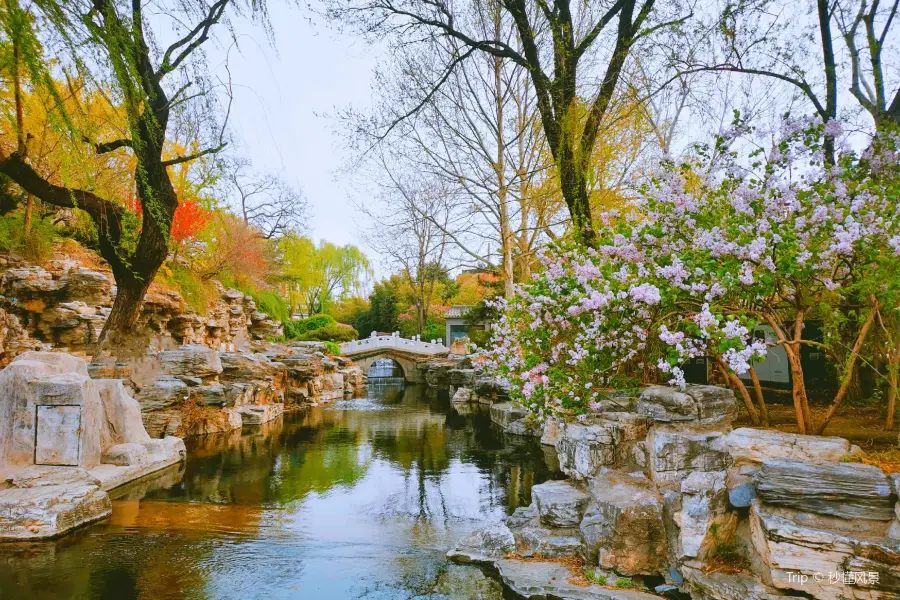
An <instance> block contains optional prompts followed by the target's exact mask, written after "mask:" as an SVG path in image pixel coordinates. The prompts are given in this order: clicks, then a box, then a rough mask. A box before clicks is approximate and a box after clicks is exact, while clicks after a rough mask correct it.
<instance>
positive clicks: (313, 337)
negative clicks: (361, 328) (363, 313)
mask: <svg viewBox="0 0 900 600" xmlns="http://www.w3.org/2000/svg"><path fill="white" fill-rule="evenodd" d="M358 337H359V334H358V333H357V331H356V330H355V329H353V328H352V327H350V326H349V325H344V324H343V323H331V324H330V325H326V326H325V327H319V328H318V329H313V330H312V331H307V332H306V333H304V334H302V335H300V337H299V338H298V339H299V340H301V341H317V342H349V341H350V340H355V339H357V338H358Z"/></svg>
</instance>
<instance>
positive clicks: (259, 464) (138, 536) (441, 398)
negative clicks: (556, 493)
mask: <svg viewBox="0 0 900 600" xmlns="http://www.w3.org/2000/svg"><path fill="white" fill-rule="evenodd" d="M370 396H371V397H372V398H373V399H374V400H372V399H370V400H368V401H367V402H363V403H360V404H359V405H358V408H354V407H353V406H354V405H353V404H352V403H351V404H350V405H349V406H348V407H341V409H337V410H334V409H330V408H324V407H316V408H312V409H310V410H307V411H305V412H302V413H293V414H288V415H285V417H284V419H283V420H279V421H276V422H273V423H272V424H270V425H268V426H266V427H264V428H259V429H255V430H251V429H245V430H244V431H243V432H234V433H232V434H229V435H222V436H208V437H206V438H198V439H193V440H189V456H190V458H189V460H188V461H187V464H186V465H185V467H184V473H183V478H181V480H180V481H179V480H178V479H179V477H178V476H180V475H181V473H180V471H178V472H177V473H176V475H178V476H175V477H172V478H171V479H169V480H168V481H167V483H166V484H165V486H164V487H165V489H156V490H143V489H141V490H137V489H136V490H133V491H132V492H130V493H128V494H125V495H123V496H122V500H120V501H117V508H116V513H115V514H114V517H113V518H112V519H110V521H109V522H108V523H107V524H105V525H98V526H95V527H93V528H90V529H86V530H84V531H82V532H80V533H79V534H76V535H74V536H70V537H67V538H65V539H64V540H61V541H60V542H58V543H56V544H45V545H43V546H41V548H42V549H41V550H40V551H39V552H33V551H25V552H12V551H9V550H8V549H7V550H0V553H2V554H0V597H2V598H5V597H29V596H28V595H26V596H22V594H21V593H20V592H21V590H22V589H25V590H32V591H34V592H35V593H34V594H32V595H31V596H30V597H48V598H74V597H105V598H116V599H119V598H135V597H147V598H163V597H165V598H202V597H209V591H210V587H209V586H211V585H212V586H217V585H218V586H222V585H228V582H229V580H228V576H229V573H230V572H232V567H234V566H235V565H237V564H238V563H235V562H234V561H235V560H236V556H237V557H238V558H240V557H242V556H245V555H244V554H241V553H242V552H249V551H251V550H249V549H248V548H250V546H247V547H245V546H244V545H243V544H244V543H245V542H249V543H250V544H251V545H252V544H253V543H254V542H255V541H256V540H260V539H266V538H268V537H269V536H271V535H273V532H275V531H281V530H282V529H283V527H281V526H280V524H279V522H277V521H273V519H277V518H278V517H277V516H276V515H283V514H285V511H267V510H265V508H266V507H284V506H294V505H296V504H297V503H298V501H301V500H302V499H304V498H305V497H307V496H308V495H309V494H310V492H318V493H325V492H327V491H328V490H331V489H333V488H334V487H335V486H346V487H347V488H348V494H350V495H352V494H353V493H354V492H353V491H352V490H351V488H353V487H354V486H355V485H356V484H357V483H358V482H359V481H360V480H361V479H363V478H364V476H365V475H366V473H369V472H370V471H369V469H376V468H377V469H381V470H382V471H376V470H372V471H371V472H370V473H371V475H370V478H367V481H368V480H369V479H371V478H374V477H380V476H382V475H385V476H388V477H396V476H397V475H399V476H400V477H402V481H403V483H402V484H401V485H400V486H398V487H397V486H395V488H394V490H395V492H394V494H395V496H391V497H388V498H373V499H372V500H373V501H376V503H377V506H378V507H379V508H378V510H379V512H378V514H377V516H376V518H380V519H384V520H385V521H386V526H387V528H388V529H387V530H390V531H397V529H395V528H396V527H397V526H399V529H400V531H402V536H403V539H404V540H405V541H404V543H405V544H406V545H407V547H408V551H404V550H402V549H398V550H397V551H391V552H390V553H389V554H388V555H386V556H384V557H383V559H384V560H385V561H386V562H385V563H384V566H385V568H386V569H387V572H389V573H391V578H390V579H386V580H379V581H378V582H377V583H374V585H375V587H376V588H378V589H377V590H373V594H374V596H375V597H379V598H382V597H391V598H393V597H410V596H414V597H415V596H429V595H442V594H446V596H447V597H449V598H491V599H499V598H500V597H501V593H500V591H499V589H500V588H499V584H498V583H497V582H496V581H494V580H492V579H489V578H486V577H484V575H483V574H482V573H481V572H480V571H478V570H477V569H473V568H471V567H458V566H454V565H449V564H448V563H447V562H446V560H445V558H444V552H445V550H446V547H447V546H448V545H449V544H450V543H451V541H450V532H458V531H459V526H460V523H461V522H462V521H471V520H472V519H475V520H477V519H478V518H479V514H482V513H484V514H487V513H491V514H492V516H493V517H495V516H496V511H497V509H498V508H499V507H503V508H505V509H506V510H507V511H511V510H512V509H513V508H515V507H516V506H519V505H522V504H527V503H528V502H530V491H531V485H532V484H534V483H538V482H540V481H543V480H545V479H546V478H548V477H549V476H550V475H551V471H550V469H549V468H548V467H547V466H546V465H545V464H544V462H543V460H542V455H541V452H540V447H539V444H538V441H537V440H536V439H534V438H527V439H526V438H517V437H515V436H507V437H505V438H504V437H503V435H502V434H501V433H500V432H499V431H498V430H497V429H496V428H494V427H492V425H491V423H490V419H489V417H488V416H487V415H485V414H482V415H472V416H462V415H459V414H457V413H456V412H455V411H454V410H453V408H452V407H451V405H450V403H449V398H448V396H447V395H446V394H445V393H436V392H435V390H433V389H432V390H428V389H426V388H424V386H407V387H403V386H402V385H399V386H398V385H385V386H380V387H378V386H376V388H375V389H374V391H373V390H372V389H371V388H370ZM395 482H396V480H395ZM460 485H463V486H466V487H465V489H461V488H460V487H458V486H460ZM451 486H457V487H451ZM360 489H363V488H362V487H360ZM366 489H371V488H366ZM448 503H450V505H449V506H448ZM473 506H474V509H473ZM473 510H474V512H473ZM451 512H452V513H454V514H449V513H451ZM454 535H455V534H454ZM223 540H226V541H227V540H234V541H239V542H240V543H237V544H229V543H225V544H223V543H222V541H223ZM400 548H402V547H400ZM229 549H232V550H233V552H236V553H237V554H234V553H232V551H229ZM303 564H304V563H303V561H300V562H299V563H297V564H296V567H297V568H298V569H303V568H304V567H303ZM260 567H261V568H263V565H260ZM211 574H215V575H212V576H211ZM279 576H281V577H282V578H284V577H285V576H286V575H285V572H284V569H282V570H281V571H280V572H279ZM394 576H396V577H394ZM292 577H296V575H292ZM10 586H14V587H10ZM385 588H387V592H388V593H387V595H384V594H382V593H379V590H380V591H381V592H384V591H385ZM394 592H397V593H394ZM35 594H36V595H35Z"/></svg>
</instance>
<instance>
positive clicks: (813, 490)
mask: <svg viewBox="0 0 900 600" xmlns="http://www.w3.org/2000/svg"><path fill="white" fill-rule="evenodd" d="M754 481H755V484H756V491H757V493H758V494H759V497H760V498H761V499H762V500H763V501H765V502H766V503H769V504H776V505H780V506H790V507H792V508H795V509H797V510H801V511H805V512H814V513H819V514H825V515H832V516H835V517H844V518H848V519H870V520H875V521H890V520H892V519H893V518H894V498H893V492H892V491H891V486H890V483H889V481H888V478H887V476H886V475H885V474H884V473H883V472H882V471H881V469H879V468H878V467H874V466H871V465H865V464H861V463H836V462H826V463H814V462H811V461H803V460H784V459H777V460H770V461H767V462H765V463H763V465H762V467H761V468H760V470H759V472H758V473H757V474H756V475H755V477H754Z"/></svg>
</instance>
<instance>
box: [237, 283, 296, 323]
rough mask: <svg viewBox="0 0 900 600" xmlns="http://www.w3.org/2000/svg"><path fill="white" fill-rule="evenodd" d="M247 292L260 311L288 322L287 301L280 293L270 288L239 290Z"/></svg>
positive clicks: (289, 319)
mask: <svg viewBox="0 0 900 600" xmlns="http://www.w3.org/2000/svg"><path fill="white" fill-rule="evenodd" d="M241 291H242V292H244V293H246V294H248V295H249V296H250V297H251V298H253V301H254V302H255V303H256V308H257V309H258V310H259V311H260V312H264V313H266V314H267V315H269V316H270V317H272V318H273V319H275V320H276V321H281V322H282V323H289V322H290V321H291V311H290V308H288V305H287V302H285V300H284V298H282V297H281V294H279V293H278V292H275V291H272V290H254V289H249V290H241Z"/></svg>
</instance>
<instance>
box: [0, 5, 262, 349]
mask: <svg viewBox="0 0 900 600" xmlns="http://www.w3.org/2000/svg"><path fill="white" fill-rule="evenodd" d="M3 1H4V2H5V9H6V10H4V11H3V13H2V18H3V19H4V28H3V29H4V31H6V32H12V33H11V34H8V36H7V37H9V39H8V40H7V43H10V42H14V43H15V44H16V45H17V46H18V47H19V48H20V49H22V51H21V52H19V54H18V56H17V60H18V61H19V62H18V63H17V64H18V65H21V66H17V68H22V69H23V70H24V71H26V72H28V73H29V74H30V76H29V81H30V82H31V85H33V86H35V87H37V86H40V85H45V84H46V85H50V84H49V83H48V82H52V80H53V78H52V77H51V76H50V68H49V67H48V66H47V62H45V61H44V59H43V57H42V53H41V48H42V47H43V48H53V50H54V55H53V57H52V59H53V69H55V70H56V72H59V71H60V70H62V71H64V72H66V73H67V78H68V70H73V71H77V72H78V77H79V78H80V79H82V80H87V81H90V82H93V84H94V85H95V86H96V87H97V88H98V89H101V90H103V91H104V92H105V93H108V94H109V96H110V102H111V103H112V104H114V105H115V106H116V107H118V108H119V110H120V111H121V112H122V114H123V123H124V125H123V127H122V128H121V137H117V138H115V139H93V137H92V136H91V134H90V131H87V132H86V131H74V130H73V131H72V132H71V136H70V137H72V138H73V139H76V141H77V143H84V144H89V145H90V147H91V150H92V152H95V153H96V154H98V155H104V154H109V153H115V152H126V153H130V155H131V157H132V160H131V161H130V162H129V164H131V165H133V173H132V174H131V175H132V176H133V180H134V183H133V187H134V199H130V198H109V197H103V196H102V195H100V194H98V193H96V191H95V190H90V189H82V188H74V187H67V186H66V185H65V184H64V183H63V184H60V182H58V181H55V180H50V179H49V178H47V177H44V176H42V175H41V173H39V172H38V171H37V170H36V169H35V168H34V166H33V165H32V164H30V162H29V158H28V152H27V143H25V144H22V145H20V147H17V148H15V150H13V151H6V150H3V149H0V173H3V174H5V175H6V176H7V177H9V178H10V179H11V180H13V181H14V182H15V183H17V184H18V185H19V186H20V187H21V188H22V189H23V190H25V192H26V193H27V194H31V195H33V196H35V197H36V198H38V199H40V200H41V201H43V202H45V203H47V204H50V205H54V206H57V207H64V208H78V209H81V210H84V211H85V212H86V213H87V214H88V215H90V217H91V219H92V220H93V222H94V224H95V225H96V227H97V232H98V241H99V249H100V253H101V255H102V256H103V258H104V259H106V261H107V262H108V263H109V265H110V267H111V269H112V272H113V276H114V277H115V280H116V286H117V293H116V298H115V302H114V304H113V308H112V312H111V313H110V315H109V317H108V319H107V321H106V324H105V326H104V328H103V331H102V332H101V334H100V339H99V344H98V350H97V352H98V354H99V353H100V352H102V351H103V349H104V347H105V346H107V345H108V342H109V341H110V340H112V339H117V338H118V337H119V334H127V333H129V332H132V331H133V329H134V326H135V325H136V322H137V319H138V316H139V314H140V308H141V303H142V301H143V297H144V294H145V293H146V291H147V288H148V287H149V285H150V283H151V282H152V281H153V278H154V276H155V275H156V273H157V271H158V270H159V268H160V266H161V265H162V264H163V262H164V261H165V259H166V255H167V253H168V241H169V233H170V230H171V226H172V220H173V216H174V214H175V209H176V208H177V206H178V197H177V195H176V192H175V189H174V187H173V185H172V181H171V179H170V174H169V172H168V168H169V167H172V166H174V165H178V164H182V163H185V162H188V161H193V160H196V159H198V158H200V157H203V156H207V155H212V154H215V153H218V152H219V151H221V150H222V149H223V148H224V146H225V143H226V142H225V139H224V134H225V131H226V129H225V124H224V122H225V121H227V113H228V108H230V82H218V83H217V82H216V81H213V80H212V79H211V77H210V76H209V71H208V68H207V66H206V64H205V60H204V53H203V50H202V46H203V45H204V44H205V43H207V42H208V41H209V40H210V37H211V35H213V33H214V29H217V28H224V29H225V30H226V31H230V28H229V27H227V17H228V14H227V12H228V11H229V10H232V11H239V10H242V9H249V10H251V11H253V12H254V13H255V14H259V11H261V10H262V7H261V6H260V5H259V3H258V2H259V0H245V3H244V4H241V3H240V0H216V1H215V2H211V3H210V2H207V1H205V0H170V1H168V2H165V1H162V0H150V1H149V2H148V1H147V0H33V2H31V3H30V4H27V5H25V4H23V5H22V6H20V5H19V3H18V2H17V1H15V0H3ZM163 24H164V25H163ZM151 25H154V26H155V29H153V28H152V27H151ZM153 31H156V32H158V34H157V35H154V34H153V33H152V32H153ZM157 37H165V38H171V39H166V42H165V43H160V40H158V39H157ZM42 43H43V44H42ZM221 89H224V90H225V93H224V96H225V97H227V106H226V107H225V108H224V110H222V108H221V104H222V101H221V98H222V96H223V94H222V93H221V92H220V91H219V90H221ZM55 104H56V106H48V107H47V110H59V109H60V107H61V106H62V103H55ZM60 122H61V123H64V124H69V125H66V126H70V127H71V125H70V120H69V119H67V118H66V117H65V115H61V118H60ZM73 129H74V128H73ZM173 146H174V147H181V148H189V149H190V150H189V151H188V152H186V153H184V154H173V153H172V151H171V148H172V147H173ZM133 200H136V201H137V203H138V204H139V205H140V210H139V212H140V226H139V229H138V228H137V227H136V226H135V225H134V224H129V214H128V213H127V211H126V208H125V205H126V202H131V201H133Z"/></svg>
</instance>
